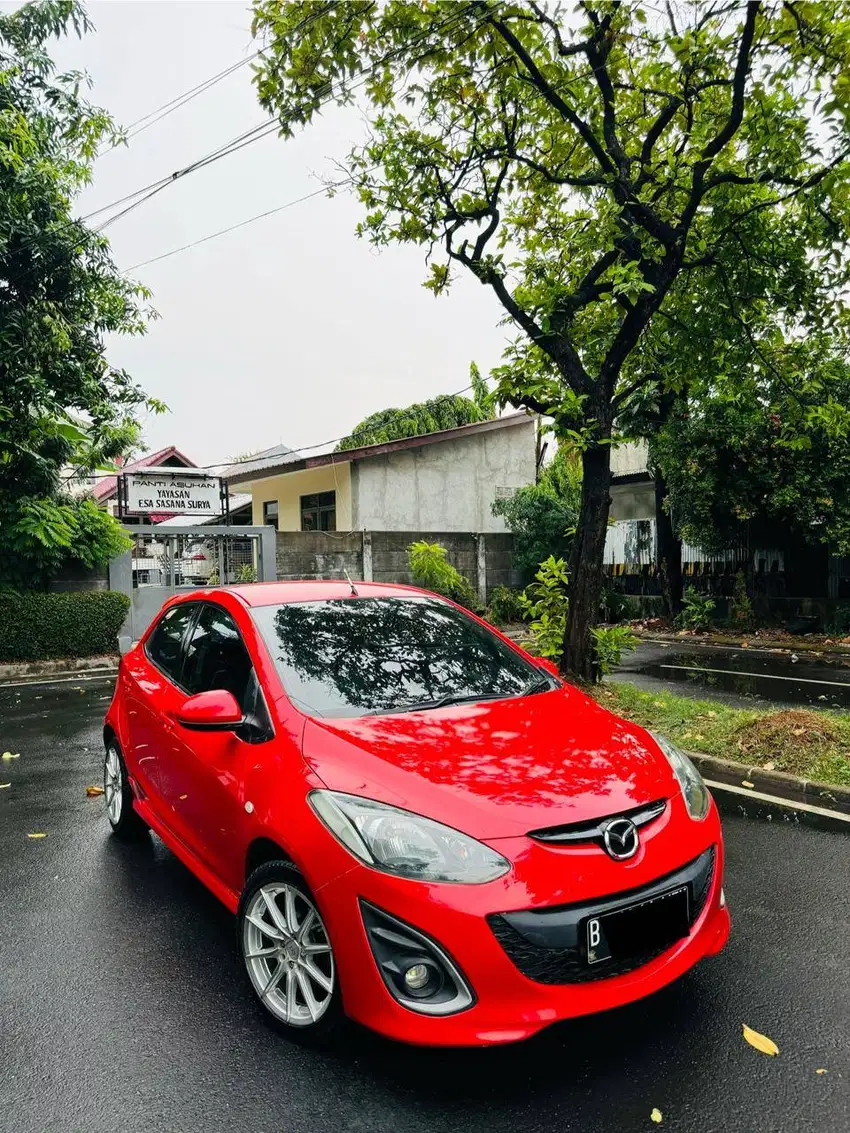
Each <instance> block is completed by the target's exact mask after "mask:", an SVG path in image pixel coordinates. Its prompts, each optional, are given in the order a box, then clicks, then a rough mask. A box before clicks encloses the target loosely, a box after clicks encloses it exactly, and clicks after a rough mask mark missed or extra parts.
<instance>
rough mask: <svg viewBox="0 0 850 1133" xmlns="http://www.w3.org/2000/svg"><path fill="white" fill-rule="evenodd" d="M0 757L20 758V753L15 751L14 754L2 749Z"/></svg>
mask: <svg viewBox="0 0 850 1133" xmlns="http://www.w3.org/2000/svg"><path fill="white" fill-rule="evenodd" d="M0 758H3V759H20V758H21V753H20V752H19V751H16V752H15V754H14V755H13V754H12V753H11V752H10V751H4V752H3V755H2V757H0Z"/></svg>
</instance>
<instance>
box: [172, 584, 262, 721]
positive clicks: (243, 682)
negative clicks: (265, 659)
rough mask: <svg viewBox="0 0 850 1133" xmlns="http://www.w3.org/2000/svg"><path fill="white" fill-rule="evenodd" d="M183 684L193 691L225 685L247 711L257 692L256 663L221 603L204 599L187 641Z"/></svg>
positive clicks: (249, 710)
mask: <svg viewBox="0 0 850 1133" xmlns="http://www.w3.org/2000/svg"><path fill="white" fill-rule="evenodd" d="M183 685H184V687H185V688H186V690H187V691H188V692H190V693H192V694H194V693H197V692H207V691H209V690H210V689H214V688H224V689H227V691H228V692H232V693H233V695H234V696H235V697H236V701H237V703H238V704H239V707H240V708H241V709H242V711H243V712H244V713H246V714H248V713H249V712H251V711H252V710H253V707H254V701H255V699H256V696H257V682H256V677H255V675H254V666H253V665H252V663H251V657H250V655H249V653H248V650H247V648H246V646H245V643H244V641H243V640H242V636H241V634H240V633H239V630H238V629H237V628H236V623H235V622H234V620H233V618H232V617H231V616H230V614H228V613H227V611H226V610H223V609H222V608H221V607H220V606H213V605H211V604H210V603H205V604H204V605H203V606H202V607H201V613H200V616H199V617H198V621H197V623H196V624H195V628H194V629H193V630H192V632H191V634H190V636H189V641H188V643H187V645H186V663H185V666H184V668H183Z"/></svg>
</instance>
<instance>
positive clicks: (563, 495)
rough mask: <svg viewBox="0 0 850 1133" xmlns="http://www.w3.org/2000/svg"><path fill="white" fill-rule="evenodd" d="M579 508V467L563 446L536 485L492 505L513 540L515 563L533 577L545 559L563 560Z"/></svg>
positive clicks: (568, 549) (518, 490)
mask: <svg viewBox="0 0 850 1133" xmlns="http://www.w3.org/2000/svg"><path fill="white" fill-rule="evenodd" d="M580 506H581V464H580V462H579V461H578V460H577V458H576V455H575V454H574V453H572V452H570V451H569V450H568V449H567V447H566V446H564V445H562V446H561V447H560V448H559V449H558V451H557V452H556V453H555V457H554V459H553V460H552V462H551V463H550V464H548V465H546V467H545V468H544V469H543V471H542V472H541V473H540V478H539V480H538V481H537V483H536V484H527V485H526V486H525V487H524V488H518V489H517V491H516V492H514V494H513V495H512V496H509V497H508V498H507V499H503V500H495V501H494V502H493V515H500V516H501V517H502V518H503V519H504V521H505V525H506V526H507V528H508V530H509V531H510V532H511V533H512V534H513V537H514V548H513V550H514V563H515V564H516V566H517V568H518V569H519V570H521V571H523V572H524V573H525V574H527V575H529V576H531V575H533V574H534V573H535V572H536V571H537V569H538V567H539V566H540V564H541V563H542V562H543V561H544V559H548V558H549V557H550V556H551V557H554V558H555V559H566V558H567V556H568V555H569V553H570V544H571V542H572V537H573V532H574V531H575V527H576V524H577V522H578V513H579V507H580Z"/></svg>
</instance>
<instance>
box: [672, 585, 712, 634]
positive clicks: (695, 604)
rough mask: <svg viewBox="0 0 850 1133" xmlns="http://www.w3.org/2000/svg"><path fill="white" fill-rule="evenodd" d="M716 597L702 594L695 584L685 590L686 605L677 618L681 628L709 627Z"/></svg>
mask: <svg viewBox="0 0 850 1133" xmlns="http://www.w3.org/2000/svg"><path fill="white" fill-rule="evenodd" d="M714 605H715V603H714V599H713V598H709V597H708V595H706V594H700V592H699V591H698V590H695V589H694V587H693V586H689V587H688V588H687V590H686V591H685V597H684V606H683V609H682V612H681V614H679V615H678V616H677V618H676V625H677V626H679V628H680V629H709V628H710V627H711V619H712V615H713V614H714Z"/></svg>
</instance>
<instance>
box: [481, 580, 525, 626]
mask: <svg viewBox="0 0 850 1133" xmlns="http://www.w3.org/2000/svg"><path fill="white" fill-rule="evenodd" d="M521 598H522V593H521V591H519V590H512V589H511V588H510V587H509V586H497V587H496V588H495V589H494V590H493V593H492V594H491V595H490V606H489V609H488V618H489V620H490V621H491V622H492V623H493V625H497V626H507V625H511V624H512V623H513V622H521V621H522V620H523V618H524V616H525V611H524V610H523V607H522V601H521Z"/></svg>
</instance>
